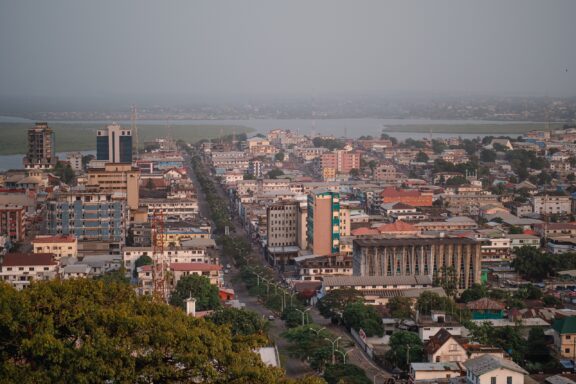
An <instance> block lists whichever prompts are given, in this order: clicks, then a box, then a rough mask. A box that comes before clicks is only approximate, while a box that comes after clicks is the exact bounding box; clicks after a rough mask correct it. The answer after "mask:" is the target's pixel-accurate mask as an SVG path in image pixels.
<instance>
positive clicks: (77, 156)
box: [66, 152, 84, 172]
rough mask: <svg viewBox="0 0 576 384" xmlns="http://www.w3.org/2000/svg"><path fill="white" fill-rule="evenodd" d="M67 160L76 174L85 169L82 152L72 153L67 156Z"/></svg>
mask: <svg viewBox="0 0 576 384" xmlns="http://www.w3.org/2000/svg"><path fill="white" fill-rule="evenodd" d="M66 160H68V162H69V163H70V168H72V170H73V171H74V172H79V171H82V170H83V169H84V167H83V166H82V154H81V153H80V152H70V153H68V154H67V155H66Z"/></svg>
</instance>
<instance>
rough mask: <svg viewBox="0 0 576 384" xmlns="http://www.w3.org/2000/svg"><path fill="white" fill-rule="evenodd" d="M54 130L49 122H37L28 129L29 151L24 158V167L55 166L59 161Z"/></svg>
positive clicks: (43, 167) (40, 167) (48, 167)
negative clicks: (55, 148)
mask: <svg viewBox="0 0 576 384" xmlns="http://www.w3.org/2000/svg"><path fill="white" fill-rule="evenodd" d="M55 143H56V142H55V135H54V131H53V130H52V129H51V128H50V127H48V123H36V125H35V126H34V127H33V128H30V129H28V152H27V153H26V157H25V158H24V167H25V168H28V169H30V168H33V169H50V168H54V166H55V165H56V163H57V162H58V158H57V157H56V155H55V151H54V147H55Z"/></svg>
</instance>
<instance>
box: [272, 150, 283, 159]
mask: <svg viewBox="0 0 576 384" xmlns="http://www.w3.org/2000/svg"><path fill="white" fill-rule="evenodd" d="M284 157H285V154H284V152H282V151H280V152H278V153H277V154H276V155H275V156H274V159H275V160H276V161H284Z"/></svg>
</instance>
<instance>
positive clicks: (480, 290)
mask: <svg viewBox="0 0 576 384" xmlns="http://www.w3.org/2000/svg"><path fill="white" fill-rule="evenodd" d="M487 296H488V289H486V286H485V285H481V284H473V285H472V286H471V287H470V288H468V289H466V290H464V292H462V295H460V300H461V301H463V302H464V303H468V302H470V301H475V300H479V299H481V298H483V297H487Z"/></svg>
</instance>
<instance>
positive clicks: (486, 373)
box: [464, 355, 528, 384]
mask: <svg viewBox="0 0 576 384" xmlns="http://www.w3.org/2000/svg"><path fill="white" fill-rule="evenodd" d="M464 366H465V367H466V379H467V383H468V384H524V376H526V375H527V374H528V372H526V371H525V370H524V369H523V368H522V367H520V366H519V365H518V364H516V363H514V362H513V361H510V360H505V359H501V358H498V357H495V356H492V355H482V356H480V357H477V358H475V359H470V360H468V361H466V362H465V363H464Z"/></svg>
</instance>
